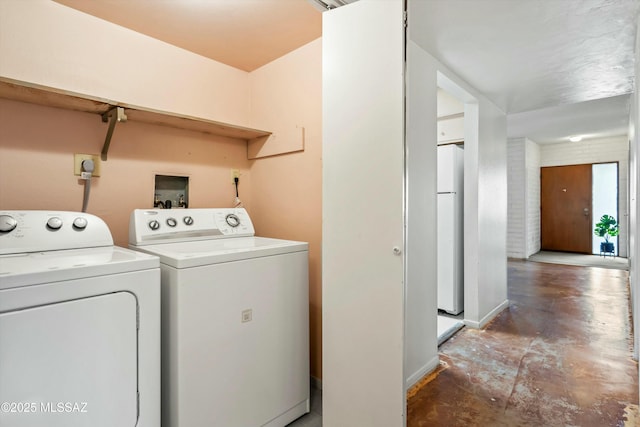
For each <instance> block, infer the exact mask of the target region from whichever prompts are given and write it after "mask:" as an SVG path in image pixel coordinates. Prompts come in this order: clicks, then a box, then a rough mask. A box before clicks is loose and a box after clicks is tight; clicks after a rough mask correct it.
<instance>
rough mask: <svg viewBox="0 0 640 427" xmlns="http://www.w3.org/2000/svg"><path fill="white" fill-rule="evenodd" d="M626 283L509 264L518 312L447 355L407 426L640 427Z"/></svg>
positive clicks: (462, 335)
mask: <svg viewBox="0 0 640 427" xmlns="http://www.w3.org/2000/svg"><path fill="white" fill-rule="evenodd" d="M627 282H628V273H627V272H626V271H622V270H612V269H602V268H592V267H575V266H564V265H554V264H542V263H534V262H527V261H517V260H516V261H513V260H510V261H509V264H508V283H509V300H510V307H509V308H508V309H506V310H505V311H503V312H502V313H501V314H500V315H499V316H498V317H497V318H496V319H495V320H494V321H493V322H491V323H490V324H489V325H488V326H487V327H486V328H485V329H484V330H474V329H469V328H464V329H463V330H462V331H460V332H459V333H458V334H457V335H456V336H454V337H453V338H452V339H450V340H449V341H447V342H446V343H444V344H443V345H442V346H441V347H440V349H439V353H440V360H441V366H440V368H439V370H438V372H436V373H435V374H433V375H432V376H430V377H429V378H427V379H426V380H423V384H422V385H418V386H417V387H415V388H414V390H410V393H409V398H408V410H407V425H408V426H409V427H419V426H435V425H442V426H492V427H493V426H505V427H506V426H508V427H512V426H565V425H572V426H581V427H586V426H594V427H596V426H597V427H601V426H636V425H640V418H638V364H637V363H636V362H635V361H634V360H633V359H632V358H631V355H632V347H633V342H632V329H631V324H630V311H629V310H630V308H629V290H628V285H627ZM424 383H426V384H424ZM415 389H418V390H417V391H416V390H415Z"/></svg>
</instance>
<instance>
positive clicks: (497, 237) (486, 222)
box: [464, 97, 508, 327]
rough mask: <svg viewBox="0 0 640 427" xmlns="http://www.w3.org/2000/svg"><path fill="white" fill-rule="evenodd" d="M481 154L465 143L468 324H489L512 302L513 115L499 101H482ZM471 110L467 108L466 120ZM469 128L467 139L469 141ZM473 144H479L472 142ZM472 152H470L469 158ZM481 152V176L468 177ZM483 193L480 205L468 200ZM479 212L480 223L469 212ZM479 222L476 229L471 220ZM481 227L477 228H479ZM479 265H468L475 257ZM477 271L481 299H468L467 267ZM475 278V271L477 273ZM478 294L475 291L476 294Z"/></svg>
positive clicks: (480, 99) (478, 219) (478, 293)
mask: <svg viewBox="0 0 640 427" xmlns="http://www.w3.org/2000/svg"><path fill="white" fill-rule="evenodd" d="M478 111H479V117H478V119H479V120H478V123H479V128H478V129H479V134H478V144H477V152H476V153H474V150H469V151H467V150H468V145H467V144H466V143H465V178H464V180H465V207H464V210H465V235H466V236H468V240H469V244H468V243H467V241H466V240H465V299H464V310H465V316H464V317H465V324H467V325H469V326H473V327H484V325H486V324H487V323H488V322H489V321H490V320H491V319H493V317H495V315H496V314H497V313H499V312H500V311H502V309H504V308H505V307H507V305H508V300H507V250H506V240H507V117H506V115H505V113H504V112H503V111H501V110H500V109H499V108H498V107H496V106H495V105H494V104H493V103H491V102H490V101H488V100H486V98H484V97H482V98H479V100H478ZM466 118H467V113H466V110H465V122H466ZM466 139H467V138H466V132H465V140H466ZM472 147H473V145H472ZM467 152H468V153H469V156H467ZM474 155H477V160H476V161H477V165H478V169H477V176H476V177H474V176H473V174H469V176H467V173H466V172H467V171H466V165H467V163H468V162H467V159H468V158H470V159H471V161H472V162H473V160H474V159H473V157H474ZM467 189H472V191H473V190H476V191H477V194H478V199H477V202H476V203H477V204H476V205H474V202H475V201H472V200H471V199H467V197H466V195H467V191H468V190H467ZM469 211H471V212H477V222H475V221H473V219H472V217H471V216H468V215H466V213H467V212H469ZM470 222H473V226H472V227H469V228H468V227H467V224H468V223H470ZM474 226H476V227H477V228H474ZM474 258H475V259H476V260H477V264H476V265H473V266H470V265H468V264H469V263H468V261H467V259H469V260H473V259H474ZM468 269H470V270H471V271H473V270H475V271H476V272H477V273H476V274H477V276H476V277H477V285H476V290H477V295H476V298H467V294H466V293H467V289H468V287H467V278H468V277H469V276H468V275H467V270H468ZM471 277H474V275H471ZM471 296H473V293H472V294H471Z"/></svg>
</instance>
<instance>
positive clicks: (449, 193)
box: [437, 144, 464, 314]
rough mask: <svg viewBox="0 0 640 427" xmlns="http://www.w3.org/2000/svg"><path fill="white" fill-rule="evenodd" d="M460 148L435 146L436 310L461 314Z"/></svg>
mask: <svg viewBox="0 0 640 427" xmlns="http://www.w3.org/2000/svg"><path fill="white" fill-rule="evenodd" d="M463 191H464V149H463V148H462V147H461V146H459V145H454V144H451V145H441V146H439V147H438V236H437V238H438V241H437V243H438V251H437V252H438V309H440V310H444V311H446V312H447V313H450V314H460V313H461V312H462V311H464V238H463V236H464V229H463V224H464V213H463V206H464V193H463Z"/></svg>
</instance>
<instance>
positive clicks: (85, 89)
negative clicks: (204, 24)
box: [0, 0, 251, 127]
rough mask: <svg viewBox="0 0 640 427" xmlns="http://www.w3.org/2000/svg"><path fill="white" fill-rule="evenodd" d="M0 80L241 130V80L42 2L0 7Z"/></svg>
mask: <svg viewBox="0 0 640 427" xmlns="http://www.w3.org/2000/svg"><path fill="white" fill-rule="evenodd" d="M0 58H2V60H0V77H5V78H10V79H14V80H20V81H25V82H30V83H36V84H40V85H45V86H50V87H54V88H57V89H63V90H67V91H72V92H77V93H80V94H87V95H92V96H97V97H102V98H106V99H109V100H112V101H117V102H125V103H129V104H132V105H137V106H143V107H146V108H152V109H157V110H162V111H171V112H175V113H181V114H186V115H191V116H196V117H202V118H207V119H211V120H217V121H222V122H227V123H231V124H236V125H242V126H249V127H250V126H251V124H250V123H249V85H248V74H247V73H246V72H244V71H241V70H238V69H235V68H232V67H229V66H227V65H224V64H221V63H219V62H216V61H213V60H211V59H208V58H204V57H202V56H200V55H196V54H194V53H191V52H188V51H186V50H183V49H180V48H177V47H175V46H171V45H169V44H167V43H164V42H162V41H159V40H156V39H153V38H151V37H147V36H145V35H142V34H139V33H136V32H134V31H131V30H129V29H126V28H124V27H120V26H118V25H114V24H111V23H109V22H106V21H103V20H101V19H98V18H95V17H93V16H91V15H87V14H84V13H82V12H79V11H76V10H75V9H71V8H69V7H67V6H63V5H61V4H58V3H55V2H52V1H50V0H29V1H0Z"/></svg>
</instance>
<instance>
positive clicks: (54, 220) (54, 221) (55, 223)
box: [47, 216, 62, 230]
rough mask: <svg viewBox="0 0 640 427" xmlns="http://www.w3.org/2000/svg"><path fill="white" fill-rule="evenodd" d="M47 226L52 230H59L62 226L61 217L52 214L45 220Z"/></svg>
mask: <svg viewBox="0 0 640 427" xmlns="http://www.w3.org/2000/svg"><path fill="white" fill-rule="evenodd" d="M47 227H49V228H50V229H52V230H59V229H60V228H61V227H62V218H60V217H58V216H52V217H51V218H49V220H48V221H47Z"/></svg>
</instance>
